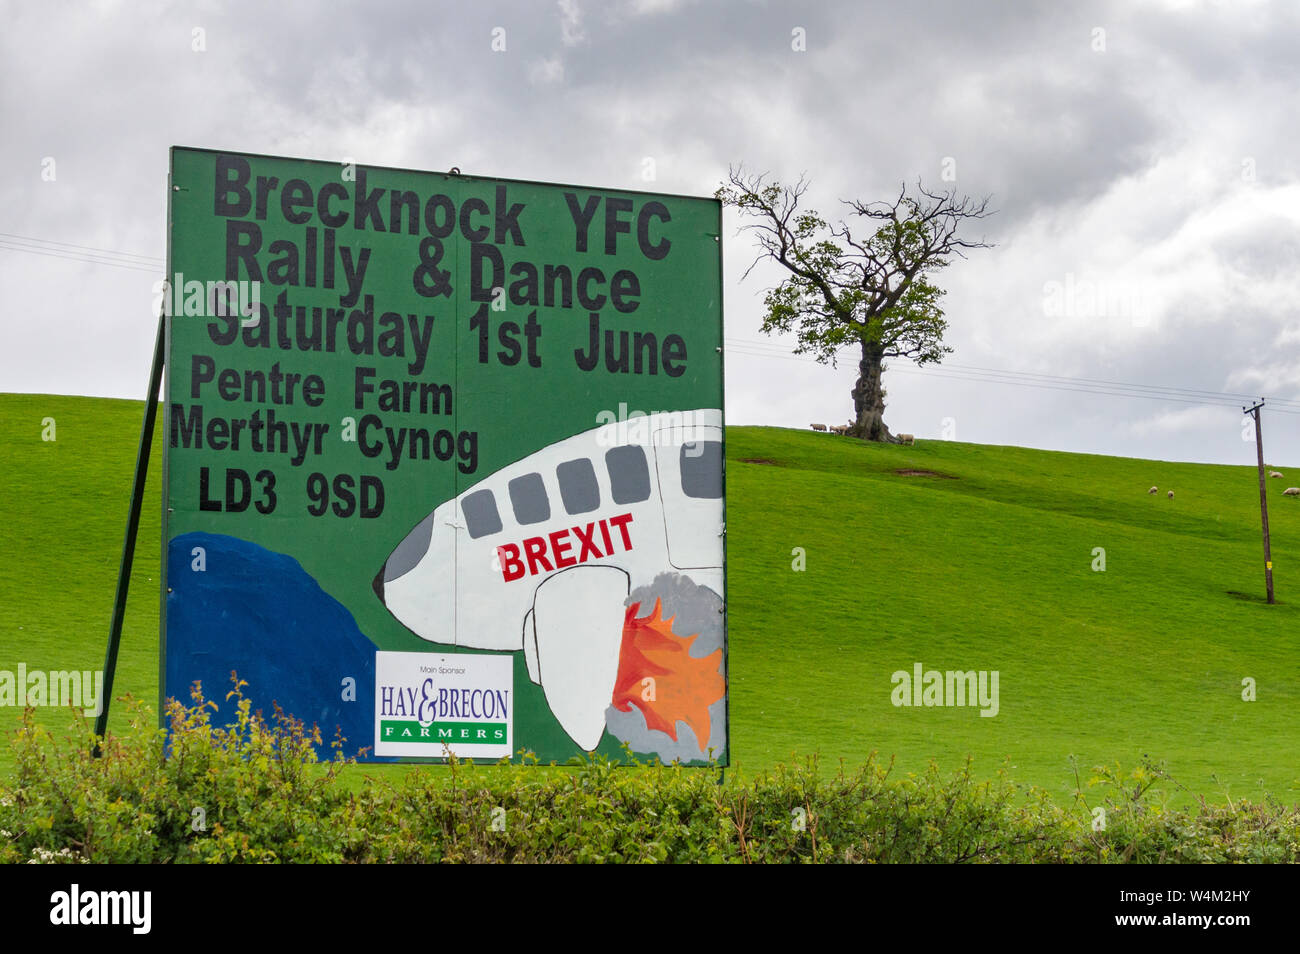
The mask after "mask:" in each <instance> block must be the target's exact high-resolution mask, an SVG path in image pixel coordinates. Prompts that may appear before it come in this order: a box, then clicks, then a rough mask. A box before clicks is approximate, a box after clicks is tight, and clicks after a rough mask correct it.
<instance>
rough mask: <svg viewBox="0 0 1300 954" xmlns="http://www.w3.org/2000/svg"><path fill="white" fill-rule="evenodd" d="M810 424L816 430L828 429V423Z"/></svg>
mask: <svg viewBox="0 0 1300 954" xmlns="http://www.w3.org/2000/svg"><path fill="white" fill-rule="evenodd" d="M808 426H809V427H811V428H812V429H813V430H814V431H824V430H826V425H825V424H809V425H808Z"/></svg>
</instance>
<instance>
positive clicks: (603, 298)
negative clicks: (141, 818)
mask: <svg viewBox="0 0 1300 954" xmlns="http://www.w3.org/2000/svg"><path fill="white" fill-rule="evenodd" d="M169 196H170V207H169V233H168V274H169V276H170V277H169V283H168V285H167V286H165V287H164V288H163V289H162V292H163V294H162V299H163V301H162V304H163V306H164V307H165V308H166V310H167V314H168V315H169V319H168V334H167V356H166V367H167V383H166V401H165V431H166V448H167V450H166V460H165V473H164V486H165V503H164V511H165V512H164V533H163V546H164V565H165V567H166V570H165V584H164V600H163V604H164V605H163V622H162V657H161V669H162V672H161V676H162V679H161V686H162V688H161V694H162V696H163V698H164V699H166V698H168V697H171V698H176V699H180V700H186V701H187V700H188V698H189V695H190V690H191V687H192V685H193V684H194V683H195V682H196V681H197V682H200V683H201V684H202V687H203V691H204V695H205V697H206V698H208V699H210V700H213V701H215V702H217V703H218V704H219V705H221V706H222V707H223V711H225V710H226V708H227V707H229V706H230V705H231V704H232V703H231V702H229V701H227V700H226V693H227V691H228V690H229V689H230V688H231V681H230V677H231V673H232V672H235V673H237V674H238V677H239V679H240V680H243V681H244V682H246V683H247V686H246V687H245V688H244V689H243V692H244V693H245V695H247V696H250V697H251V698H252V699H253V702H254V705H255V707H256V708H259V709H261V710H262V711H263V713H264V714H265V715H267V716H268V717H269V716H270V715H271V713H272V712H273V711H274V709H275V707H277V706H278V707H279V708H280V709H282V710H283V711H284V712H286V713H289V714H291V715H293V716H295V717H297V718H300V719H302V720H303V721H304V722H306V723H307V724H308V725H309V726H310V725H312V724H315V725H316V726H318V727H319V729H320V730H321V733H322V736H323V738H324V740H325V742H326V743H328V742H329V741H330V740H332V739H333V738H334V737H335V735H336V734H338V735H342V736H343V737H344V738H345V739H346V742H345V744H344V750H345V751H346V752H347V753H348V754H353V753H355V752H356V751H357V750H358V749H365V750H366V751H365V754H364V756H363V757H365V758H370V759H377V760H396V759H412V758H414V759H442V758H446V757H447V756H448V755H455V756H457V757H466V758H476V759H480V758H482V759H494V760H495V759H499V758H502V757H509V758H512V759H519V758H521V753H530V754H531V755H533V756H536V757H537V758H538V759H539V760H541V761H542V762H549V761H559V762H563V761H566V760H567V759H569V758H571V757H573V756H580V755H582V754H583V753H587V752H600V753H602V754H605V755H608V756H610V757H614V758H619V757H622V755H623V753H624V751H625V749H627V750H630V751H631V752H632V753H634V754H635V755H636V756H637V757H638V758H640V759H647V758H654V757H658V758H660V759H662V760H663V761H665V762H670V761H673V760H680V761H681V762H684V763H690V762H695V763H701V762H707V761H710V760H711V759H712V760H716V761H718V762H720V763H723V764H725V763H726V760H727V757H728V744H727V738H728V737H727V680H726V657H727V647H726V612H725V596H726V591H725V586H724V552H725V535H724V528H725V512H724V494H723V487H724V473H723V460H724V455H723V429H722V391H723V384H722V301H721V267H720V263H721V236H720V225H721V222H720V206H719V204H718V202H717V201H715V200H713V199H702V198H690V197H683V196H675V195H657V194H650V193H642V192H631V191H619V190H610V189H594V188H586V187H578V186H566V185H555V184H545V183H536V182H522V181H513V180H502V179H487V178H480V177H475V176H469V175H462V174H459V173H457V172H455V171H454V170H453V172H451V173H434V172H415V171H410V170H403V169H387V168H376V167H366V166H358V165H353V164H350V163H343V164H339V163H329V162H315V161H304V160H297V159H284V158H273V157H266V156H253V155H245V154H236V153H222V152H214V151H208V150H201V149H185V148H179V147H178V148H174V149H173V150H172V154H171V177H170V187H169Z"/></svg>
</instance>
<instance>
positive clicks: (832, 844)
mask: <svg viewBox="0 0 1300 954" xmlns="http://www.w3.org/2000/svg"><path fill="white" fill-rule="evenodd" d="M241 688H242V683H236V688H235V691H234V692H233V693H232V694H231V695H232V696H233V697H235V698H236V699H237V700H238V707H237V713H238V714H237V717H236V719H235V721H234V722H233V723H232V724H230V725H226V726H214V725H212V723H211V719H210V717H211V713H210V711H209V710H210V709H211V708H215V706H212V704H211V703H205V702H204V701H203V700H202V698H201V696H199V694H198V691H197V688H196V691H195V698H194V700H193V704H192V705H191V706H189V707H184V706H182V705H180V704H179V703H172V704H171V706H170V707H169V709H168V712H167V715H168V721H169V723H170V730H169V731H164V730H161V729H158V728H157V727H156V725H155V722H154V719H153V716H152V714H151V713H149V711H148V710H147V709H146V708H144V707H142V706H139V705H132V707H131V723H130V729H129V731H128V732H126V733H125V734H124V735H122V736H114V735H110V736H109V737H108V738H107V739H105V740H103V746H102V747H103V754H102V757H101V758H94V757H92V756H91V754H90V753H91V750H92V747H93V744H94V742H95V739H94V736H93V734H92V733H91V731H90V729H89V727H88V725H87V724H86V723H85V722H84V720H83V721H82V722H80V723H79V724H78V729H77V732H76V733H74V735H73V736H71V737H67V738H63V739H56V738H55V737H54V736H52V735H51V734H50V733H49V732H48V731H46V730H44V729H42V728H39V727H37V726H36V725H35V724H34V722H33V721H32V719H31V718H30V715H31V714H30V712H29V713H28V718H26V719H25V720H24V725H23V728H22V729H20V730H18V731H17V732H16V733H15V738H14V740H13V744H14V746H15V749H16V755H17V769H16V771H15V773H14V774H13V776H12V777H10V778H8V779H5V780H0V861H3V862H8V863H38V862H62V863H78V862H95V863H104V862H126V863H181V862H331V863H337V862H356V863H376V862H537V863H551V862H740V863H779V862H826V863H830V862H943V863H956V862H1103V863H1111V862H1135V863H1151V862H1158V863H1172V862H1237V861H1248V862H1278V861H1288V862H1294V861H1297V860H1300V807H1296V806H1292V807H1284V806H1282V805H1280V804H1278V803H1276V802H1274V801H1267V800H1266V801H1265V802H1263V803H1259V804H1252V803H1246V802H1235V803H1233V802H1229V803H1228V804H1225V805H1213V804H1207V803H1205V802H1204V801H1203V800H1202V802H1201V804H1200V805H1199V806H1197V807H1195V808H1193V809H1190V810H1181V809H1180V810H1174V809H1170V808H1168V807H1167V806H1166V805H1165V804H1164V801H1163V800H1162V799H1161V798H1160V797H1159V792H1160V786H1161V784H1162V783H1166V782H1167V781H1168V779H1167V778H1166V777H1165V775H1164V773H1163V772H1162V771H1161V770H1160V769H1159V768H1158V767H1155V766H1152V765H1150V764H1145V765H1143V766H1141V767H1139V768H1138V769H1136V770H1134V771H1132V772H1129V773H1122V772H1120V771H1119V769H1118V768H1109V769H1099V770H1097V771H1096V773H1095V774H1094V775H1093V776H1092V778H1091V779H1089V781H1088V782H1087V783H1086V784H1084V783H1082V782H1080V783H1079V784H1078V786H1077V793H1076V804H1075V805H1073V806H1071V807H1069V808H1062V807H1060V806H1058V805H1056V804H1055V803H1054V802H1052V800H1051V799H1050V798H1049V797H1048V796H1047V794H1046V793H1045V792H1043V791H1042V790H1038V789H1027V788H1022V787H1021V786H1018V785H1016V784H1015V783H1013V782H1011V781H1010V780H1009V779H1008V778H1007V777H1006V775H1005V774H1004V773H999V774H998V775H997V777H996V778H994V779H992V780H984V781H981V780H977V779H976V778H974V777H973V776H972V774H971V767H970V764H969V763H968V764H967V765H966V767H965V768H964V769H963V770H962V771H959V772H957V773H955V774H950V775H945V774H943V773H941V772H940V771H939V770H938V768H937V767H935V766H933V765H932V766H931V767H930V768H929V770H928V771H926V772H924V773H921V774H919V775H908V776H906V777H893V773H892V771H891V769H892V766H890V765H882V764H880V763H879V762H878V761H877V760H876V759H875V758H874V757H873V758H871V759H869V760H868V761H867V763H866V764H864V765H862V766H861V767H860V768H858V769H857V770H855V771H852V772H846V771H844V770H843V769H841V771H840V772H839V773H838V774H836V775H834V776H833V777H830V778H827V777H825V776H824V774H823V773H821V772H820V771H819V768H818V765H817V763H816V760H815V759H808V760H806V761H804V762H801V763H798V764H794V765H789V766H778V767H777V768H776V769H774V770H773V771H771V772H767V773H765V774H763V775H760V776H757V777H755V778H752V779H743V780H741V779H736V778H735V777H734V773H732V777H730V778H728V779H727V781H726V783H725V784H721V785H720V784H718V772H716V771H709V770H707V769H698V768H695V769H685V768H680V767H677V766H663V765H659V764H653V765H642V766H637V767H632V768H629V767H621V768H620V767H617V766H615V765H613V764H611V763H609V762H608V761H605V760H601V759H593V760H591V761H589V762H586V763H584V764H582V765H578V766H574V767H573V768H572V769H569V770H563V771H547V772H536V771H532V770H531V769H529V768H528V767H521V766H514V767H491V768H485V767H482V766H475V765H473V764H468V763H465V762H455V761H453V763H452V764H451V766H450V767H449V768H448V769H447V770H446V771H444V772H429V771H420V772H416V771H412V772H410V773H407V774H406V775H404V776H403V777H401V778H397V779H389V778H387V777H385V778H379V779H367V780H366V781H365V783H364V784H363V785H361V786H360V787H359V790H358V786H357V785H356V784H352V785H348V784H345V782H344V780H343V779H342V778H341V777H340V769H342V767H343V766H344V765H346V764H349V760H347V759H345V758H344V757H343V755H342V748H343V742H342V740H335V742H334V753H335V757H334V758H333V760H331V761H326V762H323V763H322V762H318V759H317V756H316V748H315V746H317V745H319V744H320V737H319V735H318V733H317V732H316V730H314V729H307V728H306V727H304V726H303V725H302V724H301V723H300V722H298V721H296V720H294V719H292V718H291V717H288V716H285V715H284V714H282V713H278V712H277V713H276V714H275V715H274V716H273V718H272V719H271V720H270V721H269V722H268V721H267V720H264V719H263V718H262V717H261V716H260V714H257V713H253V712H251V711H250V708H251V707H250V704H249V701H248V700H247V699H246V698H244V697H243V696H242V694H241V692H240V689H241ZM1098 809H1101V811H1100V812H1098V811H1097V810H1098ZM1103 819H1104V826H1102V825H1101V824H1100V822H1101V820H1103Z"/></svg>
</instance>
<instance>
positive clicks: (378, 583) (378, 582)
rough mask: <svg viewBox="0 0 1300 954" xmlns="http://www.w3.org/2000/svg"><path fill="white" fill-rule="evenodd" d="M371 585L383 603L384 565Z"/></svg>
mask: <svg viewBox="0 0 1300 954" xmlns="http://www.w3.org/2000/svg"><path fill="white" fill-rule="evenodd" d="M385 566H387V564H385ZM370 585H371V587H372V588H373V589H374V591H375V595H376V596H378V597H379V602H381V603H383V602H384V567H382V566H381V567H380V568H379V572H378V573H376V574H375V578H374V580H373V581H371V583H370ZM384 605H385V606H387V605H388V604H387V603H384Z"/></svg>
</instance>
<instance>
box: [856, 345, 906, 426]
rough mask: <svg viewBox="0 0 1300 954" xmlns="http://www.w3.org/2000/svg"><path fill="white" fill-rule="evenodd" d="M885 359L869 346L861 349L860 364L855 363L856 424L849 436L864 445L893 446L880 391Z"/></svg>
mask: <svg viewBox="0 0 1300 954" xmlns="http://www.w3.org/2000/svg"><path fill="white" fill-rule="evenodd" d="M883 371H884V355H883V354H882V353H881V352H880V350H879V349H877V348H873V347H871V346H870V345H868V344H865V343H864V344H863V345H862V360H861V361H860V362H858V383H857V384H856V385H855V386H854V388H853V411H854V414H855V416H856V418H857V423H855V424H854V426H853V429H852V430H851V431H850V432H849V433H851V434H852V435H853V436H854V437H860V438H862V439H863V440H867V441H888V442H890V443H893V442H894V440H895V438H894V435H893V434H891V433H889V428H888V427H886V426H885V391H884V388H883V387H881V381H880V378H881V374H882V372H883Z"/></svg>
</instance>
